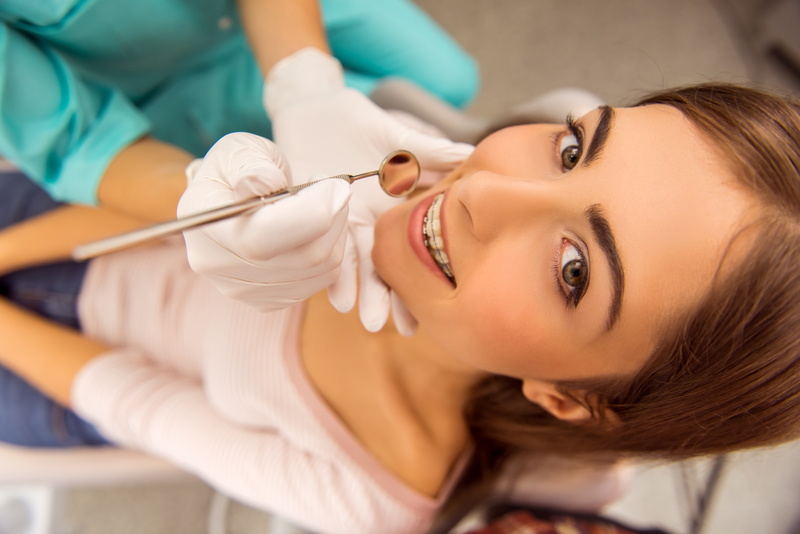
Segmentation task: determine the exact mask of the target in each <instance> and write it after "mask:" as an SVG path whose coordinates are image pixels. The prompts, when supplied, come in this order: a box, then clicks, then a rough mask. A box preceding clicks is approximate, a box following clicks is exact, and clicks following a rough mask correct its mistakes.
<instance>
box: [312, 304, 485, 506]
mask: <svg viewBox="0 0 800 534" xmlns="http://www.w3.org/2000/svg"><path fill="white" fill-rule="evenodd" d="M302 357H303V363H304V365H305V368H306V372H307V374H308V377H309V379H310V380H311V382H312V383H313V384H314V386H315V387H316V388H317V390H318V391H319V393H320V394H321V395H322V396H323V397H324V398H325V400H326V401H327V402H328V404H329V405H330V406H331V408H333V410H334V411H335V412H336V413H337V415H338V416H339V417H340V418H341V420H342V421H343V422H344V423H345V424H346V425H347V426H348V427H349V428H350V429H351V431H352V432H353V434H354V435H355V436H356V437H357V438H358V439H359V440H360V441H361V442H362V443H363V444H364V445H365V447H366V448H367V449H369V450H370V452H371V453H372V454H373V455H374V456H375V457H376V458H377V459H378V460H379V461H381V462H382V463H383V464H384V465H385V466H387V467H388V468H389V469H390V470H392V471H393V472H395V474H397V475H398V476H399V477H400V478H401V479H403V480H405V481H406V482H408V483H409V484H410V485H412V486H414V487H416V488H417V489H420V490H421V491H424V492H425V493H428V494H431V495H435V494H436V491H437V490H438V488H439V484H441V482H442V481H443V480H444V478H445V477H446V475H447V473H448V472H449V469H450V467H451V465H452V462H453V461H454V460H455V459H456V458H457V457H458V455H459V454H460V453H461V451H462V450H463V449H464V447H465V446H466V444H467V442H468V440H469V432H468V430H467V427H466V424H465V422H464V418H463V409H464V405H465V403H466V401H467V399H468V398H469V393H470V390H471V388H472V386H473V385H474V384H475V383H476V382H477V381H478V380H480V379H481V377H482V376H483V374H482V373H481V372H478V371H476V370H474V369H471V368H468V367H467V366H465V365H464V364H463V363H461V362H459V361H458V360H457V359H456V358H454V357H452V356H451V355H449V354H448V353H447V352H446V351H445V350H444V349H443V347H441V346H440V345H439V344H438V343H437V342H436V341H435V340H434V339H433V337H432V336H430V335H429V333H428V332H426V331H425V330H424V328H421V329H420V331H419V332H418V333H417V334H416V335H414V336H412V337H403V336H401V335H400V334H399V333H398V332H397V330H396V329H395V328H394V327H393V325H391V324H390V325H387V326H386V327H384V329H383V330H381V331H380V332H377V333H370V332H367V331H366V330H365V329H364V327H363V326H362V325H361V322H360V321H359V319H358V314H357V312H351V313H349V314H340V313H338V312H337V311H336V310H334V309H333V307H332V306H331V305H330V304H329V303H328V301H327V297H326V295H325V294H324V293H323V294H317V295H315V296H314V297H312V299H310V301H309V303H308V308H307V312H306V318H305V322H304V325H303V336H302Z"/></svg>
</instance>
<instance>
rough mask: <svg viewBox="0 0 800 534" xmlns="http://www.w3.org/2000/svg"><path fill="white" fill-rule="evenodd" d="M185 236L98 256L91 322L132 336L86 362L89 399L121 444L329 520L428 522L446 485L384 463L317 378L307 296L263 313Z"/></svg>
mask: <svg viewBox="0 0 800 534" xmlns="http://www.w3.org/2000/svg"><path fill="white" fill-rule="evenodd" d="M185 254H186V253H185V250H184V249H183V247H182V246H175V245H174V244H173V245H157V246H154V247H150V248H148V249H139V250H135V251H129V252H122V253H118V254H115V255H112V256H107V257H105V258H100V259H98V260H95V261H94V262H93V263H92V265H91V266H90V268H89V271H88V273H87V277H86V280H85V282H84V287H83V290H82V292H81V297H80V302H79V311H80V317H81V321H82V323H83V326H84V330H85V331H86V333H87V334H88V335H90V336H92V337H95V338H97V339H100V340H102V341H104V342H106V343H109V344H111V345H114V346H116V347H119V348H118V349H116V350H113V351H110V352H109V353H107V354H105V355H104V356H102V357H100V358H98V359H96V360H94V361H93V362H91V363H90V364H89V365H87V366H86V367H85V368H84V369H82V370H81V372H80V373H79V375H78V377H77V379H76V381H75V383H74V386H73V390H72V400H73V405H74V407H75V409H76V411H77V412H78V413H79V414H81V415H82V416H83V417H85V418H87V419H88V420H90V421H92V422H94V423H95V424H97V425H98V427H99V428H100V429H101V431H102V432H103V433H104V434H105V435H106V436H108V437H109V438H111V439H112V440H115V441H117V442H118V443H120V444H124V445H126V446H129V447H133V448H137V449H142V450H144V451H147V452H150V453H152V454H155V455H158V456H161V457H163V458H166V459H168V460H170V461H172V462H174V463H175V464H177V465H179V466H181V467H183V468H185V469H186V470H188V471H190V472H192V473H195V474H197V475H198V476H200V477H202V478H204V479H205V480H207V481H208V482H209V483H210V484H211V485H212V486H214V487H216V488H218V489H219V490H220V491H222V492H224V493H226V494H228V495H230V496H232V497H234V498H236V499H238V500H241V501H242V502H245V503H248V504H250V505H252V506H256V507H259V508H262V509H265V510H268V511H272V512H274V513H276V514H278V515H281V516H283V517H285V518H286V519H288V520H290V521H291V522H293V523H295V524H297V525H300V526H303V527H305V528H308V529H310V530H313V531H316V532H321V533H326V532H330V533H343V534H344V533H347V534H356V533H375V532H381V533H418V532H423V531H424V530H426V528H427V527H428V526H429V524H430V521H431V519H432V517H433V515H434V513H435V512H436V510H437V509H438V508H439V507H440V506H441V504H442V503H443V501H444V499H445V497H446V496H447V493H448V492H449V490H450V488H451V487H452V485H453V483H454V482H455V480H456V479H457V477H458V476H459V475H460V472H461V470H462V468H463V465H464V463H465V460H466V459H467V456H466V454H465V455H464V457H463V458H462V459H461V461H460V462H459V463H458V465H457V467H456V468H455V469H454V470H453V472H452V473H451V476H450V480H449V481H448V483H447V484H446V485H445V488H446V489H445V490H443V491H442V493H441V495H440V496H439V497H438V498H437V499H431V498H429V497H426V496H424V495H422V494H420V493H418V492H416V491H415V490H414V489H412V488H410V487H408V486H407V485H405V484H404V483H403V482H402V481H400V480H399V479H397V478H396V477H395V476H394V475H392V474H391V473H390V472H389V471H387V470H386V469H384V468H383V467H382V466H381V465H380V464H379V463H378V462H377V461H375V460H374V458H372V457H371V456H370V454H369V453H368V452H367V451H366V450H365V449H364V448H363V447H362V446H361V445H360V443H359V442H358V441H357V440H356V439H355V437H354V436H352V434H350V432H349V431H348V429H347V428H346V427H345V426H344V424H343V423H342V422H341V421H340V420H339V419H337V418H336V416H335V415H334V413H333V412H332V411H331V409H330V408H329V407H328V406H327V404H326V403H325V402H324V400H323V399H322V398H320V397H319V395H318V394H317V392H316V391H315V390H314V388H313V386H312V385H311V384H310V383H309V382H308V379H307V377H306V375H305V373H304V370H303V368H302V365H301V362H300V361H299V355H298V340H299V329H300V325H301V320H302V314H303V309H302V307H300V306H295V307H293V308H289V309H286V310H282V311H277V312H270V313H260V312H257V311H255V310H253V309H252V308H250V307H248V306H246V305H244V304H242V303H239V302H236V301H233V300H229V299H226V298H224V297H222V296H221V295H220V294H219V293H218V292H217V291H216V289H214V287H213V286H211V285H210V283H208V282H206V281H205V280H204V279H203V278H201V277H200V276H198V275H196V274H195V273H193V272H192V271H191V270H190V269H189V267H188V265H187V263H186V259H185Z"/></svg>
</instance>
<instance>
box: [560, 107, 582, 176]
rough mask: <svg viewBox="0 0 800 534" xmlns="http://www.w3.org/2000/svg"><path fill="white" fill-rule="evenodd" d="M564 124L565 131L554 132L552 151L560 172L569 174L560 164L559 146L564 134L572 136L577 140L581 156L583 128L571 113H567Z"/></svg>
mask: <svg viewBox="0 0 800 534" xmlns="http://www.w3.org/2000/svg"><path fill="white" fill-rule="evenodd" d="M564 122H565V124H566V131H564V130H562V131H560V132H556V133H555V134H554V135H553V151H554V152H555V155H556V158H555V161H556V164H557V165H558V167H559V168H560V169H561V171H562V172H569V169H565V168H564V165H563V164H562V162H561V146H560V145H561V139H562V138H563V137H564V135H565V134H571V135H574V136H575V139H577V140H578V147H579V148H580V153H581V154H583V139H584V135H583V128H582V127H581V125H580V124H578V122H577V121H576V120H575V118H574V117H573V116H572V113H569V114H568V115H567V118H566V119H565V121H564Z"/></svg>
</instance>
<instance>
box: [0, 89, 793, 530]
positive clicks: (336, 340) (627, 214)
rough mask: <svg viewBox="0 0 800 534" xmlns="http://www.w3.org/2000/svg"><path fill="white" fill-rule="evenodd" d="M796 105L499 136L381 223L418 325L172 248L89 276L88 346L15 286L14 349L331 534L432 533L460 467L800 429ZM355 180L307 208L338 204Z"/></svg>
mask: <svg viewBox="0 0 800 534" xmlns="http://www.w3.org/2000/svg"><path fill="white" fill-rule="evenodd" d="M798 110H799V108H798V106H797V105H796V104H794V103H792V102H788V101H785V100H783V99H780V98H776V97H773V96H770V95H766V94H763V93H760V92H756V91H752V90H748V89H744V88H739V87H733V86H700V87H689V88H685V89H681V90H677V91H667V92H665V93H662V94H659V95H655V96H653V97H650V98H648V99H646V100H645V101H643V102H642V104H641V105H639V106H636V107H632V108H622V109H612V108H607V107H603V108H600V109H598V110H595V111H593V112H591V113H589V114H588V115H586V116H584V117H581V118H580V119H577V120H574V121H573V120H570V121H568V124H567V125H566V126H559V125H524V126H517V127H512V128H507V129H504V130H501V131H499V132H497V133H495V134H493V135H491V136H489V137H488V138H487V139H485V140H484V141H483V142H482V143H480V144H479V145H478V147H477V148H476V149H475V151H474V152H473V153H472V155H471V156H470V157H469V158H468V159H467V160H466V161H465V162H464V163H463V164H462V165H460V166H459V167H457V168H456V169H455V171H453V172H452V173H451V174H450V175H449V176H448V177H447V178H445V179H444V180H443V181H441V182H440V183H438V184H437V185H435V186H434V187H432V188H431V189H430V190H428V191H424V192H422V193H420V194H418V195H416V196H414V197H413V198H411V199H409V200H408V201H407V202H403V203H401V204H399V205H397V206H394V207H392V208H391V209H389V210H387V211H385V212H384V213H383V214H382V215H381V216H380V218H379V219H378V222H377V225H376V227H375V245H374V248H373V250H372V259H373V260H374V264H375V268H376V271H377V272H378V274H379V276H380V278H381V279H382V280H383V281H385V283H386V284H387V285H388V286H389V287H391V288H392V291H393V292H394V293H396V295H397V296H398V297H399V298H400V299H401V300H402V302H403V303H404V304H405V308H406V309H407V311H408V313H409V314H410V315H411V316H412V317H413V318H414V319H415V320H416V321H417V322H418V325H419V326H418V330H417V332H416V334H415V335H413V336H401V335H400V334H399V333H398V332H397V330H396V329H394V328H392V327H387V328H384V329H383V330H381V331H380V332H377V333H370V332H367V331H365V330H364V328H363V327H362V326H361V324H360V322H359V319H358V317H356V316H354V315H353V314H340V313H338V312H337V311H336V310H335V309H334V308H333V307H332V306H331V305H330V304H329V303H328V302H327V300H326V298H325V297H324V296H319V295H315V296H314V297H312V298H311V299H310V300H309V301H308V302H306V303H305V304H300V305H294V306H290V307H288V308H285V309H282V310H277V311H272V312H268V313H261V312H258V311H256V310H254V309H252V308H250V307H248V306H245V305H243V304H241V303H239V302H237V301H234V300H229V299H225V298H223V297H222V296H221V295H220V294H219V293H218V292H217V291H216V290H215V289H214V287H213V286H212V285H211V284H210V283H209V282H208V281H207V280H205V279H203V278H201V277H199V276H197V275H195V274H194V273H192V272H191V271H190V270H189V268H188V266H187V265H186V259H185V250H184V248H183V246H182V244H181V243H180V242H172V243H162V244H159V245H155V246H152V247H149V248H143V249H139V250H131V251H127V252H123V253H119V254H116V255H111V256H108V257H105V258H100V259H97V260H95V261H93V262H92V263H91V265H89V267H88V270H87V273H86V275H85V279H83V281H82V285H81V283H80V281H79V283H78V284H77V285H78V286H80V287H81V289H80V296H79V302H78V311H79V313H78V316H79V320H80V322H81V328H82V330H83V333H84V334H85V335H86V336H87V337H84V336H82V335H80V334H78V333H77V332H75V331H72V330H69V329H66V328H62V327H58V326H55V325H53V324H50V323H48V322H46V321H44V320H42V319H40V318H38V317H36V316H34V315H32V314H30V313H27V312H25V311H23V310H21V309H20V308H18V307H16V306H15V305H13V304H11V303H8V302H3V303H2V305H1V306H0V361H1V362H2V363H3V365H5V366H6V367H8V368H9V369H10V370H12V371H14V372H16V373H17V374H19V375H20V376H22V377H23V378H25V379H27V380H28V381H30V382H31V383H32V384H33V385H34V386H36V387H38V388H39V389H40V390H42V391H43V392H44V393H45V394H47V395H49V396H50V397H52V398H53V399H55V400H56V401H58V402H60V403H62V404H64V405H71V406H72V407H73V408H74V409H75V411H76V412H77V413H78V414H80V415H81V416H82V417H83V418H85V419H86V420H88V421H90V422H91V423H93V424H94V425H96V427H97V428H98V429H99V433H100V434H101V435H102V436H104V437H105V438H107V439H109V440H111V441H112V442H114V443H118V444H122V445H126V446H131V447H137V448H141V449H143V450H146V451H149V452H151V453H153V454H157V455H160V456H163V457H165V458H168V459H170V460H171V461H173V462H175V463H177V464H178V465H181V466H184V467H185V468H187V469H188V470H190V471H192V472H194V473H197V474H198V475H199V476H201V477H203V478H205V479H206V480H208V481H209V482H210V483H211V484H212V485H214V486H216V487H218V488H220V489H221V490H222V491H224V492H227V493H229V494H231V495H233V496H235V497H237V498H239V499H242V500H244V501H245V502H248V503H251V504H253V505H256V506H261V507H264V508H266V509H268V510H272V511H275V512H276V513H278V514H280V515H283V516H286V517H287V518H289V519H290V520H291V521H293V522H296V523H298V524H300V525H303V526H306V527H307V528H309V529H311V530H314V531H320V532H375V531H391V532H421V531H424V530H425V528H426V527H427V526H428V525H429V524H430V521H431V519H432V517H433V515H434V514H435V513H436V511H437V510H438V509H439V508H440V507H441V505H442V504H443V503H444V501H445V500H446V499H447V498H448V496H449V495H450V492H451V490H452V488H453V486H454V485H455V483H456V482H457V481H458V480H459V479H464V480H466V479H470V480H473V481H480V480H489V479H491V478H492V477H495V476H497V474H498V473H499V472H500V470H501V468H502V467H503V465H504V464H505V463H506V462H507V461H508V460H509V459H511V458H513V457H515V456H520V455H523V454H527V455H534V456H537V455H538V456H544V455H556V456H559V455H560V456H566V457H577V458H583V459H592V460H599V461H612V460H614V459H618V458H621V457H630V456H642V455H647V456H659V457H666V458H682V457H687V456H692V455H697V454H707V453H714V452H722V451H728V450H734V449H739V448H743V447H754V446H760V445H767V444H772V443H778V442H780V441H784V440H787V439H791V438H793V437H794V436H796V435H797V431H798V423H799V421H800V420H799V417H800V403H799V402H798V399H800V395H798V393H800V378H799V377H798V375H797V372H798V368H797V366H798V351H797V347H798V334H797V332H799V331H800V305H799V304H798V303H799V302H800V299H798V295H797V294H796V292H797V291H800V280H798V279H797V277H798V275H797V274H796V269H794V265H796V264H797V261H798V258H797V256H798V247H797V245H796V244H797V242H798V227H799V226H798V224H797V222H798V216H800V176H798V170H797V169H798V163H800V142H799V141H800V113H798ZM207 159H209V158H207ZM336 182H337V181H335V180H334V181H329V183H323V184H318V185H316V186H314V187H311V188H308V189H307V190H304V191H307V193H305V195H306V196H305V197H303V196H302V195H303V193H301V194H300V195H298V196H297V197H296V198H297V199H300V200H298V202H300V203H301V204H300V205H302V202H303V201H304V200H303V199H307V200H308V201H309V202H311V199H312V197H313V195H320V196H323V197H325V198H327V199H328V200H327V201H328V202H329V205H330V206H332V209H331V213H334V214H335V213H338V211H340V209H339V207H338V206H339V204H343V203H344V204H346V201H347V198H348V195H347V192H345V193H344V194H342V193H341V191H340V189H339V186H338V185H337V184H336ZM190 189H191V188H190ZM314 190H317V191H320V192H321V193H314ZM319 202H322V201H319ZM275 206H276V207H277V206H278V204H276V205H275ZM335 218H336V217H335V216H332V219H335ZM437 222H438V223H439V224H438V225H437V224H436V223H437ZM429 223H430V224H429ZM243 224H244V223H243ZM23 226H24V224H23ZM437 226H438V227H439V228H437ZM423 228H426V229H425V230H423ZM12 231H14V228H11V229H9V230H7V232H12ZM337 235H338V234H337ZM187 237H188V235H187ZM274 237H275V238H276V239H280V237H281V236H280V235H277V236H274ZM426 240H427V242H428V243H427V244H426ZM190 241H191V240H190ZM432 241H435V243H432ZM429 247H430V248H431V249H434V250H433V252H429ZM436 248H439V251H438V254H437V251H436V250H435V249H436ZM442 251H444V252H445V253H446V257H445V256H443V255H442V254H441V252H442ZM299 254H300V255H302V254H301V253H299ZM434 256H436V258H434ZM283 258H284V260H286V258H287V256H285V255H284V256H283ZM289 259H291V258H289ZM286 261H288V260H286ZM271 267H272V268H273V269H276V270H279V269H280V266H279V265H276V264H274V263H273V264H271ZM224 275H226V273H225V272H222V273H217V276H218V277H222V276H224ZM227 275H228V276H231V274H230V273H227ZM13 276H22V275H21V274H15V275H11V276H10V277H13ZM10 277H7V278H10ZM239 281H241V280H239ZM73 285H75V284H73ZM7 291H8V292H9V293H11V292H14V291H15V290H14V288H13V286H12V287H11V288H10V289H8V290H7ZM18 293H19V291H18ZM22 293H24V291H22ZM34 293H35V292H34ZM38 293H42V292H41V291H39V292H38ZM3 407H4V410H6V409H9V408H11V407H12V405H10V404H7V403H4V406H3ZM84 431H85V433H87V434H90V433H92V430H91V427H85V428H84ZM91 439H96V437H90V438H87V440H91ZM468 464H469V465H471V466H472V467H471V468H470V469H467V467H466V466H467V465H468Z"/></svg>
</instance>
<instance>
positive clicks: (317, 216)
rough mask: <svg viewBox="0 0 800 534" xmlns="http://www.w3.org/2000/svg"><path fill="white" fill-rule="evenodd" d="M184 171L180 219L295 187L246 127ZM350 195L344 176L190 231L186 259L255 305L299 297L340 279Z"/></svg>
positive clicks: (272, 151)
mask: <svg viewBox="0 0 800 534" xmlns="http://www.w3.org/2000/svg"><path fill="white" fill-rule="evenodd" d="M186 170H187V178H188V179H189V184H188V186H187V188H186V191H185V192H184V194H183V196H182V197H181V200H180V202H179V203H178V216H179V217H185V216H187V215H191V214H192V213H196V212H199V211H203V210H208V209H212V208H215V207H219V206H223V205H226V204H232V203H233V202H236V201H238V200H242V199H245V198H248V197H252V196H256V195H264V194H266V193H269V192H272V191H275V190H277V189H281V188H284V187H287V186H290V185H293V184H292V183H291V171H290V169H289V165H288V162H287V160H286V158H285V157H284V156H283V155H282V154H281V152H280V150H278V147H277V146H276V145H275V144H274V143H272V142H271V141H269V140H267V139H264V138H262V137H258V136H257V135H252V134H247V133H234V134H229V135H226V136H225V137H223V138H222V139H220V140H219V141H217V143H216V144H215V145H214V146H213V147H211V149H210V150H209V151H208V154H206V156H205V158H203V159H202V161H201V162H200V163H199V164H198V160H195V161H194V162H192V163H191V164H190V165H189V166H188V167H187V169H186ZM349 199H350V185H349V184H348V183H347V182H346V181H345V180H324V181H322V182H320V183H319V184H315V185H313V186H310V187H307V188H306V189H303V190H301V191H299V192H298V193H297V194H295V195H293V196H290V197H287V198H284V199H282V200H279V201H277V202H275V203H274V204H269V205H266V206H264V207H262V208H260V209H258V210H257V211H255V212H254V213H252V214H250V215H242V216H239V217H234V218H232V219H228V220H226V221H219V222H216V223H211V224H208V225H206V226H202V227H199V228H196V229H192V230H187V231H185V232H184V233H183V235H184V239H185V240H186V250H187V254H188V257H189V264H190V265H191V267H192V269H193V270H194V271H196V272H197V273H199V274H201V275H203V276H204V277H206V278H207V279H208V280H210V281H211V282H212V283H213V284H214V285H215V286H216V287H217V289H219V290H220V292H221V293H222V294H224V295H226V296H228V297H231V298H235V299H237V300H241V301H243V302H245V303H247V304H249V305H251V306H253V307H254V308H256V309H259V310H264V311H266V310H275V309H279V308H284V307H287V306H290V305H292V304H295V303H297V302H300V301H302V300H304V299H306V298H308V297H310V296H311V295H313V294H314V293H316V292H318V291H320V290H321V289H323V288H325V287H327V286H328V285H330V284H331V283H332V282H334V281H335V280H337V279H338V278H339V273H340V270H341V261H342V258H343V255H344V247H345V241H346V238H347V212H348V201H349Z"/></svg>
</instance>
